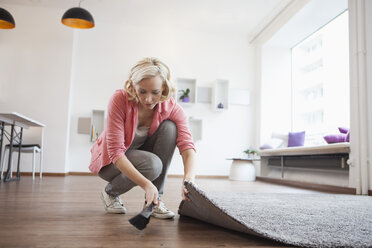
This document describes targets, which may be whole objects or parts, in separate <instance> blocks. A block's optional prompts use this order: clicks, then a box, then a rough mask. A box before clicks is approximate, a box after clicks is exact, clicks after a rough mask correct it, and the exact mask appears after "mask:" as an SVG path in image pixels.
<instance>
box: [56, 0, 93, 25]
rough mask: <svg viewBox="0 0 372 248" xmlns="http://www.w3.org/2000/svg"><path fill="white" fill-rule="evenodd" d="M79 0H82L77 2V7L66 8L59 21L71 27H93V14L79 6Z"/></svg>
mask: <svg viewBox="0 0 372 248" xmlns="http://www.w3.org/2000/svg"><path fill="white" fill-rule="evenodd" d="M81 2H82V0H81V1H80V2H79V7H74V8H71V9H69V10H67V11H66V12H65V13H64V14H63V16H62V20H61V21H62V23H63V24H64V25H66V26H69V27H71V28H82V29H87V28H93V27H94V20H93V16H92V15H91V14H90V13H89V12H88V11H87V10H86V9H83V8H80V3H81Z"/></svg>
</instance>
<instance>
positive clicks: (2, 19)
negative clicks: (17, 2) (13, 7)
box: [0, 8, 15, 29]
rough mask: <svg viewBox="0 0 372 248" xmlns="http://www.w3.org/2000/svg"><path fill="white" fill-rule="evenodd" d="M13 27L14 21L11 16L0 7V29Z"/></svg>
mask: <svg viewBox="0 0 372 248" xmlns="http://www.w3.org/2000/svg"><path fill="white" fill-rule="evenodd" d="M12 28H15V21H14V18H13V16H12V15H11V14H10V13H9V12H8V11H7V10H6V9H3V8H0V29H12Z"/></svg>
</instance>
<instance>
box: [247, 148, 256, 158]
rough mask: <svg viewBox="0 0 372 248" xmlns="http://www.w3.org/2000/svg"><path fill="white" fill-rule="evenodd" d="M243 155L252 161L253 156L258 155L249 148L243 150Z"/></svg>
mask: <svg viewBox="0 0 372 248" xmlns="http://www.w3.org/2000/svg"><path fill="white" fill-rule="evenodd" d="M244 153H245V154H247V156H248V158H249V159H253V158H254V156H255V155H257V154H258V151H257V150H255V149H253V148H251V147H250V148H248V149H247V150H245V151H244Z"/></svg>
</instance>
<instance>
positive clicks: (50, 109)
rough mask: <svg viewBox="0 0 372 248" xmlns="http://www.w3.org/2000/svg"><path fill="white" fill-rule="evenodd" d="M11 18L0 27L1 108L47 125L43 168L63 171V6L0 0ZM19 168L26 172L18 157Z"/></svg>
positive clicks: (67, 34)
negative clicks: (13, 24)
mask: <svg viewBox="0 0 372 248" xmlns="http://www.w3.org/2000/svg"><path fill="white" fill-rule="evenodd" d="M1 7H2V8H5V9H7V10H8V11H9V12H10V13H11V14H12V15H13V17H14V19H15V21H16V28H15V29H12V30H4V29H0V54H1V55H0V56H1V59H0V112H19V113H21V114H23V115H25V116H27V117H30V118H32V119H35V120H37V121H39V122H42V123H44V124H46V126H47V127H46V128H45V140H44V142H45V143H44V145H45V147H44V151H45V152H44V172H65V171H66V170H65V156H66V148H65V147H66V137H67V126H68V123H67V117H68V108H67V103H68V99H69V94H70V92H69V83H70V69H71V51H72V31H71V30H70V29H68V28H66V27H64V26H63V25H61V23H60V18H61V16H62V14H63V10H58V9H51V8H48V9H46V8H40V7H25V6H18V5H6V4H2V6H1ZM22 157H23V159H22V162H21V171H31V157H30V156H28V155H24V156H22Z"/></svg>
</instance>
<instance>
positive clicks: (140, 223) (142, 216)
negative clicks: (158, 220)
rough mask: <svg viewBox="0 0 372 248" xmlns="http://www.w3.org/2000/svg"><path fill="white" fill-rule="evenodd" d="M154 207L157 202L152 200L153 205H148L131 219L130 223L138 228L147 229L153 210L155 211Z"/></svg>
mask: <svg viewBox="0 0 372 248" xmlns="http://www.w3.org/2000/svg"><path fill="white" fill-rule="evenodd" d="M154 207H155V204H154V203H153V202H152V203H151V205H150V206H148V207H145V208H144V209H143V210H142V212H141V213H139V214H137V215H136V216H134V217H133V218H131V219H129V222H130V224H132V225H133V226H134V227H136V228H137V229H138V230H143V229H145V228H146V226H147V224H148V223H149V222H150V217H151V214H152V212H154Z"/></svg>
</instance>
